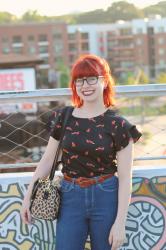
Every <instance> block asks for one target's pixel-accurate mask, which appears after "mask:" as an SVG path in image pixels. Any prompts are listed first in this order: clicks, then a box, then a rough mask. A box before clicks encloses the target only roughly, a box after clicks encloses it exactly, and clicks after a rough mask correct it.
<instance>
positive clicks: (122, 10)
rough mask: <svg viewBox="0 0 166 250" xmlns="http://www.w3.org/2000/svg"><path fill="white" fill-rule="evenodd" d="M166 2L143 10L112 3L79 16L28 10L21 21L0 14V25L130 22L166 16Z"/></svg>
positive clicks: (12, 16) (129, 4)
mask: <svg viewBox="0 0 166 250" xmlns="http://www.w3.org/2000/svg"><path fill="white" fill-rule="evenodd" d="M165 13H166V1H161V2H159V3H157V4H155V5H150V6H148V7H146V8H144V9H140V8H137V7H136V6H135V5H134V4H132V3H128V2H126V1H119V2H114V3H113V4H112V5H111V6H110V7H109V8H108V9H107V10H105V11H104V10H103V9H97V10H94V11H89V12H84V13H81V14H68V15H62V16H41V15H40V14H39V13H38V12H37V10H28V11H27V12H25V13H24V15H23V16H22V17H21V19H19V18H17V17H16V16H14V15H12V14H10V13H8V12H0V24H4V23H10V22H15V21H17V22H47V21H51V22H53V21H61V22H66V23H68V24H77V23H111V22H116V21H117V20H119V19H121V20H132V19H135V18H144V17H148V16H149V15H154V14H159V15H161V16H163V17H165V16H166V14H165Z"/></svg>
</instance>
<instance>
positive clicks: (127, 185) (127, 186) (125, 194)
mask: <svg viewBox="0 0 166 250" xmlns="http://www.w3.org/2000/svg"><path fill="white" fill-rule="evenodd" d="M133 149H134V147H133V141H132V140H130V142H129V144H128V145H127V146H126V147H125V148H124V149H122V150H120V151H118V152H117V166H118V179H119V191H118V213H117V217H116V221H117V222H120V223H121V224H125V221H126V217H127V212H128V206H129V203H130V199H131V192H132V165H133V151H134V150H133Z"/></svg>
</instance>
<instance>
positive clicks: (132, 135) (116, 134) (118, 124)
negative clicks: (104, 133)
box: [112, 116, 142, 151]
mask: <svg viewBox="0 0 166 250" xmlns="http://www.w3.org/2000/svg"><path fill="white" fill-rule="evenodd" d="M112 125H113V133H112V135H113V138H114V146H115V149H116V151H120V150H121V149H123V148H125V147H126V146H127V145H128V144H129V141H130V140H132V141H133V142H134V143H136V142H137V141H138V140H139V138H140V137H141V136H142V133H141V132H140V131H139V130H138V128H137V127H136V125H135V124H131V123H130V122H129V121H128V120H127V119H126V118H124V117H122V116H118V117H116V118H115V119H114V122H113V123H112Z"/></svg>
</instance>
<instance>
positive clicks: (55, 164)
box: [49, 106, 74, 181]
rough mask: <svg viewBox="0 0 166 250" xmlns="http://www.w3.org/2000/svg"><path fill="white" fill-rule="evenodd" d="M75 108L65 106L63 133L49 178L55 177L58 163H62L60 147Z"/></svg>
mask: <svg viewBox="0 0 166 250" xmlns="http://www.w3.org/2000/svg"><path fill="white" fill-rule="evenodd" d="M73 109H74V107H72V106H68V107H66V108H65V111H64V120H63V125H62V133H61V137H60V141H59V144H58V148H57V151H56V154H55V158H54V162H53V166H52V169H51V172H50V176H49V179H50V180H51V181H52V180H53V178H54V175H55V171H56V169H57V168H58V165H59V164H60V163H61V161H58V157H59V152H60V148H61V144H62V139H63V136H64V133H65V129H66V125H67V121H68V118H69V117H70V115H71V113H72V111H73Z"/></svg>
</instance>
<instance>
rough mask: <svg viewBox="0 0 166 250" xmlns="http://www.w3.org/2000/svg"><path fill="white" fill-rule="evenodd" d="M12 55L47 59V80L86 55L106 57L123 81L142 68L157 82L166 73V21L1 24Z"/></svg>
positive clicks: (3, 50)
mask: <svg viewBox="0 0 166 250" xmlns="http://www.w3.org/2000/svg"><path fill="white" fill-rule="evenodd" d="M10 53H12V54H13V53H15V54H23V55H26V54H28V55H38V56H39V57H40V58H41V59H43V60H44V63H43V64H42V65H39V66H38V73H39V75H42V77H45V79H47V80H48V79H51V78H52V77H54V73H55V72H56V70H57V69H58V65H59V64H60V63H62V64H64V65H66V66H67V67H71V66H72V65H73V62H74V61H75V59H76V58H78V56H79V55H81V54H86V53H93V54H97V55H99V56H102V57H104V58H106V59H107V60H108V62H109V63H110V66H111V69H112V72H113V74H114V75H115V76H116V77H118V78H120V79H122V80H123V79H124V78H125V77H126V75H128V74H130V72H131V73H133V72H134V74H135V76H136V75H137V74H138V71H139V70H140V69H142V70H143V71H144V72H145V73H146V74H147V75H148V76H149V77H150V79H151V80H155V78H156V76H157V75H158V74H160V73H161V72H165V71H166V18H161V17H159V16H155V17H152V18H149V19H135V20H132V21H130V22H129V21H128V22H125V21H118V22H116V23H113V24H81V25H66V24H65V23H28V24H13V25H1V26H0V56H1V54H3V55H4V54H6V55H10ZM49 81H51V80H49ZM48 87H49V86H48ZM54 87H55V86H54Z"/></svg>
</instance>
